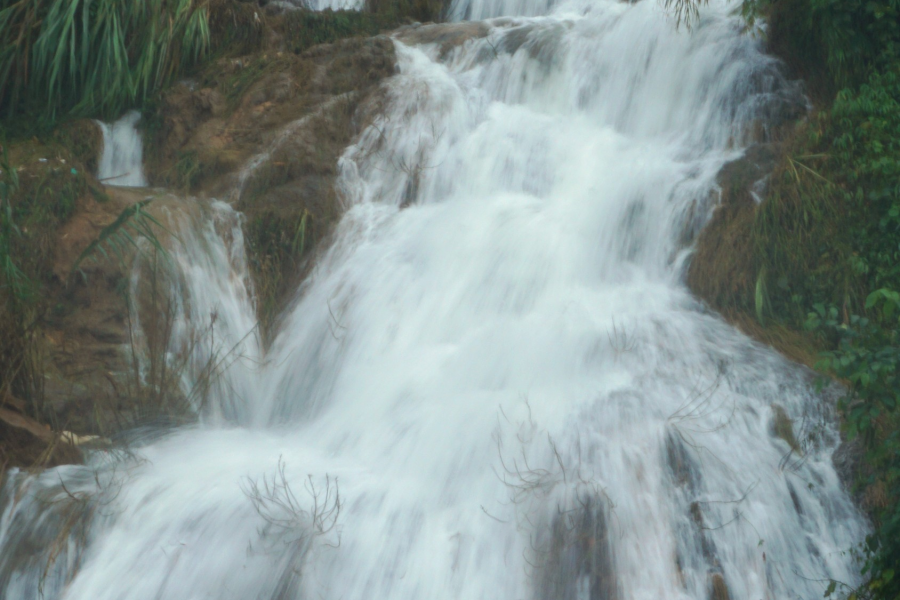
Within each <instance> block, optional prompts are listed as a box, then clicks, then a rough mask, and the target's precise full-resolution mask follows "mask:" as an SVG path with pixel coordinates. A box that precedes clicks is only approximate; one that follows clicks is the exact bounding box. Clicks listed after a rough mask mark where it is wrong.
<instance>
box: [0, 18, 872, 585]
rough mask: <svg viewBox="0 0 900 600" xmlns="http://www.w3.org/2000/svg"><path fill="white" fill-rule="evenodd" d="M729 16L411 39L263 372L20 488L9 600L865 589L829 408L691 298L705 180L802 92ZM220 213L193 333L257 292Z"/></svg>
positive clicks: (258, 363) (192, 278)
mask: <svg viewBox="0 0 900 600" xmlns="http://www.w3.org/2000/svg"><path fill="white" fill-rule="evenodd" d="M515 6H516V5H513V4H510V7H515ZM519 6H520V7H522V6H524V4H522V5H519ZM526 8H527V7H526ZM526 8H523V10H522V12H528V13H531V12H532V11H531V9H527V10H526ZM729 8H730V7H729V6H722V5H716V6H713V7H710V8H709V9H705V10H704V11H703V12H702V19H701V21H700V23H698V24H697V26H696V27H695V29H694V32H693V34H689V33H687V32H686V31H677V30H676V29H675V28H674V27H673V26H672V24H671V23H670V22H669V21H668V20H667V19H666V17H665V16H664V15H663V14H662V13H661V11H660V10H659V8H658V7H657V6H656V5H655V4H653V3H650V2H640V3H637V4H625V3H614V2H604V1H598V2H576V3H570V4H566V5H561V6H559V7H558V8H556V9H554V12H552V13H551V14H549V15H545V16H538V17H534V18H517V19H513V20H498V21H495V22H494V23H493V24H492V29H491V32H490V35H488V36H487V37H486V38H481V39H473V40H470V41H468V42H466V43H464V44H462V45H461V46H459V47H458V48H456V49H455V50H453V51H451V52H450V54H449V55H447V56H445V58H444V60H443V62H440V61H438V60H437V59H436V57H437V56H438V55H439V50H438V48H432V47H428V46H425V47H420V48H411V47H407V46H404V45H402V44H400V43H398V47H397V52H398V57H399V63H400V74H399V75H398V76H396V77H395V78H394V79H393V80H392V82H391V84H390V93H389V97H388V101H387V103H386V109H385V112H384V114H383V115H382V116H381V117H380V118H378V119H377V120H376V122H375V123H374V124H373V125H372V126H371V127H370V128H369V129H367V130H365V131H364V132H363V133H362V135H361V136H360V139H359V140H358V143H357V144H356V145H354V146H353V147H351V148H349V149H348V150H347V152H346V153H345V155H344V157H343V159H342V161H341V168H342V176H341V180H340V182H339V184H340V190H341V192H342V193H343V195H344V197H345V201H346V203H347V207H348V211H347V214H346V216H345V217H344V219H343V221H342V222H341V224H340V226H339V230H338V233H337V236H336V242H335V244H334V246H333V247H332V248H331V250H330V251H329V252H328V254H327V255H326V256H325V257H324V258H323V259H322V261H321V263H320V264H319V266H318V268H317V269H316V271H315V273H314V275H313V277H312V278H311V280H309V281H307V282H306V283H305V284H304V286H303V287H302V289H301V290H300V292H299V296H298V300H297V302H296V303H295V304H294V305H293V306H292V307H291V309H290V310H289V313H288V314H287V315H286V316H285V319H284V321H283V323H282V325H281V329H280V332H279V334H278V336H277V338H276V340H275V341H274V343H273V345H272V347H271V348H270V349H269V350H268V352H267V353H266V355H265V357H264V358H262V357H261V356H260V355H259V354H258V352H259V351H258V349H254V348H256V346H254V344H255V341H254V342H252V343H250V342H247V341H245V342H243V343H245V344H247V345H245V346H244V347H242V350H241V354H242V356H245V357H246V360H240V361H235V363H234V366H233V367H232V368H231V369H230V370H228V371H227V372H226V373H225V375H224V376H223V380H222V383H221V387H222V389H221V390H219V391H218V392H216V394H217V397H218V398H220V400H221V401H220V402H216V401H215V398H213V401H212V402H211V404H210V405H208V407H207V408H205V409H204V412H203V417H202V419H201V423H200V424H199V425H197V426H195V427H191V428H187V429H182V430H178V431H176V432H174V433H169V434H168V435H166V436H165V437H164V438H162V439H157V440H155V441H146V442H144V443H143V444H141V445H138V446H137V447H136V448H134V456H132V457H130V458H128V459H122V460H118V461H112V460H110V459H109V458H107V457H106V455H105V454H103V453H101V452H98V453H96V454H95V455H93V456H92V458H91V461H90V462H89V464H88V465H87V466H84V467H64V468H60V469H56V470H53V471H49V472H46V473H44V474H42V475H40V476H26V475H25V474H23V473H17V474H16V475H14V476H13V477H12V478H11V480H10V481H9V482H8V483H7V485H6V489H5V494H4V498H5V504H4V507H3V512H2V516H0V539H2V543H3V546H2V553H0V589H5V590H7V592H6V596H7V597H8V598H32V597H37V588H38V584H39V583H40V582H41V581H42V579H43V591H44V594H45V597H50V598H66V599H78V600H80V599H85V600H87V599H90V600H104V599H117V600H119V599H136V600H137V599H156V598H166V599H176V600H177V599H184V600H188V599H191V600H193V599H197V598H217V599H235V600H238V599H241V600H243V599H246V598H260V599H262V598H265V599H269V598H272V599H288V598H304V599H305V598H327V599H334V600H337V599H340V598H344V599H350V598H384V599H392V600H394V599H396V600H401V599H402V600H406V599H408V600H420V599H423V598H429V599H447V600H449V599H459V598H472V599H475V598H482V599H491V600H495V599H508V600H513V599H522V598H532V599H536V600H560V599H561V600H570V599H571V600H575V599H579V600H580V599H583V598H584V599H591V600H613V599H617V600H626V599H628V600H631V599H660V598H672V599H685V600H686V599H692V600H706V599H707V598H709V597H710V593H711V589H712V587H713V585H721V584H722V583H724V585H725V586H727V588H728V591H729V595H730V597H731V598H732V599H747V600H757V599H759V598H773V599H781V598H787V597H791V598H804V599H806V598H808V599H812V598H819V597H821V595H822V592H823V590H824V587H825V584H824V583H822V580H823V579H827V578H829V577H833V578H836V579H839V580H843V581H848V582H852V581H854V580H855V579H856V576H855V574H854V567H853V565H852V564H851V563H850V559H849V558H848V556H847V555H846V554H845V553H844V551H845V550H847V549H849V548H850V547H852V546H853V545H854V544H855V543H857V542H858V541H859V540H860V539H861V538H862V536H863V535H864V533H865V524H864V522H863V520H862V518H861V517H860V515H859V513H858V512H857V510H856V509H855V507H854V506H853V504H852V502H851V500H850V498H849V497H848V495H847V494H846V493H845V492H844V491H843V490H842V488H841V485H840V482H839V481H838V477H837V475H836V473H835V470H834V468H833V466H832V462H831V454H832V452H833V450H834V448H835V445H836V443H837V441H838V436H837V433H836V431H835V428H834V422H833V417H834V415H833V414H832V411H831V408H830V407H829V406H828V404H827V403H825V402H824V401H823V400H822V399H821V398H819V397H817V396H816V394H815V393H814V392H813V390H812V388H811V386H810V382H809V377H808V375H807V374H806V373H805V372H803V371H802V370H800V369H798V368H796V367H795V366H793V365H790V364H788V363H786V362H785V361H784V360H782V359H781V358H780V357H778V356H777V355H776V354H775V353H773V352H772V351H770V350H767V349H765V348H761V347H759V346H757V345H755V344H753V343H751V342H750V341H749V340H747V339H746V338H744V337H743V336H742V335H740V334H739V333H737V332H736V331H734V330H733V329H732V328H731V327H729V326H728V325H727V324H725V323H724V322H723V321H721V320H720V319H719V318H717V317H716V316H714V315H711V314H709V313H708V312H707V311H705V310H704V309H703V308H702V307H701V306H700V305H699V304H698V303H697V302H696V301H695V300H694V299H693V298H692V297H691V296H690V294H689V292H688V291H687V290H686V289H685V287H684V285H683V283H682V275H683V273H682V271H683V265H684V262H685V259H686V258H687V255H688V249H687V248H686V247H685V246H684V240H685V232H686V231H693V230H694V229H695V228H696V226H697V225H698V223H699V222H702V220H703V219H704V218H705V216H706V215H707V214H708V212H709V208H710V207H709V205H708V199H709V198H710V197H712V196H713V194H711V192H712V191H713V189H714V178H715V175H716V173H717V171H718V169H719V168H720V167H721V166H722V164H724V163H725V162H726V161H728V160H731V159H733V158H735V157H736V156H739V154H740V144H742V143H744V142H745V141H746V140H745V136H744V131H745V130H747V129H749V128H750V127H751V126H754V125H755V124H756V122H757V121H759V120H763V121H764V120H765V119H766V118H767V117H768V115H770V114H772V113H774V112H777V110H778V107H779V105H780V104H781V103H784V102H790V101H791V100H790V98H791V96H792V92H791V89H790V86H789V85H788V84H786V83H785V82H784V81H783V80H782V78H781V77H780V76H779V74H778V71H777V65H775V64H774V63H773V61H772V60H771V59H769V58H767V57H765V56H763V55H762V54H761V53H760V50H759V43H758V41H756V40H754V39H753V38H751V37H748V36H744V35H742V34H741V30H742V28H741V23H740V22H739V21H738V20H736V19H734V18H731V17H729V16H728V14H729ZM216 211H217V212H215V214H214V215H213V216H214V218H213V219H211V221H210V224H208V225H205V226H203V227H200V228H198V229H197V230H196V231H198V232H199V233H196V234H194V235H192V236H191V235H185V236H184V242H185V244H184V247H183V249H182V250H181V251H180V253H178V254H177V260H178V262H179V264H181V265H182V267H181V268H182V271H183V272H184V273H185V276H186V280H187V281H188V282H189V285H185V286H184V288H183V289H184V292H183V293H184V303H185V306H189V307H190V314H191V315H192V316H191V317H190V318H189V319H187V321H186V322H191V321H196V320H198V319H201V318H202V316H203V315H204V314H208V313H210V312H211V311H217V314H218V315H219V317H218V319H219V322H220V323H221V324H222V326H223V327H224V328H225V330H226V331H225V332H224V334H225V335H226V336H227V340H229V343H230V342H231V341H235V340H243V339H244V338H243V336H244V334H245V333H247V331H246V330H248V329H250V328H252V320H253V316H252V314H253V302H252V299H251V294H250V291H249V287H248V284H247V283H246V276H245V271H244V268H245V267H244V266H243V265H244V264H245V262H244V261H245V259H244V258H243V255H242V254H241V244H242V241H241V240H240V239H239V238H240V236H239V230H238V229H235V228H234V226H233V224H234V221H233V219H234V218H236V217H235V215H233V213H230V212H229V210H228V209H226V208H224V207H221V206H219V207H218V208H216ZM204 227H205V228H204ZM194 315H197V316H194ZM180 339H184V336H181V338H180ZM248 339H252V340H255V338H248ZM225 345H226V346H227V345H228V344H227V343H226V344H225ZM203 352H206V351H205V350H202V349H201V350H200V353H201V354H200V357H199V358H198V361H199V362H202V361H203V357H204V356H206V355H204V354H203ZM185 385H186V386H189V385H191V384H190V381H188V382H186V384H185ZM782 410H783V411H784V412H785V413H786V414H787V415H788V416H789V417H790V418H791V419H792V421H793V424H794V429H795V432H796V435H797V438H798V439H799V440H801V446H802V449H801V452H795V453H793V454H792V453H791V448H790V446H789V444H788V443H787V442H786V441H784V440H783V439H780V438H778V437H777V436H775V435H774V422H775V419H776V414H777V413H778V412H779V411H782ZM94 472H97V473H99V475H98V476H97V477H96V478H95V476H94ZM61 480H62V481H66V482H67V484H66V489H62V486H61V485H60V481H61ZM254 484H255V485H254ZM285 484H287V485H288V486H290V489H291V490H292V492H290V493H289V492H288V491H286V489H285V487H284V486H285ZM337 492H339V500H337V496H336V493H337ZM73 496H74V497H75V498H76V499H79V498H83V500H80V501H79V502H74V501H73V499H72V497H73ZM72 507H74V508H72ZM79 511H80V512H79ZM67 515H74V516H72V517H71V518H70V517H67ZM70 522H71V523H75V524H77V526H76V527H68V528H67V527H66V524H67V523H70ZM60 532H62V535H61V536H60V535H59V534H60ZM54 539H61V540H62V544H59V546H61V550H62V551H58V552H57V558H56V561H55V562H54V563H53V566H52V567H51V568H50V569H45V565H46V564H47V561H46V549H47V548H50V547H56V546H54V545H53V543H52V540H54ZM42 549H43V550H44V551H43V552H42V551H41V550H42ZM45 571H46V576H44V577H42V575H43V574H44V572H45Z"/></svg>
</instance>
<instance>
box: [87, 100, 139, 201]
mask: <svg viewBox="0 0 900 600" xmlns="http://www.w3.org/2000/svg"><path fill="white" fill-rule="evenodd" d="M140 120H141V113H139V112H138V111H136V110H132V111H129V112H127V113H125V115H124V116H123V117H122V118H121V119H119V120H118V121H116V122H115V123H112V124H109V123H100V122H98V124H99V125H100V129H101V131H102V132H103V154H101V156H100V167H99V172H98V173H97V178H98V179H100V181H102V182H103V183H105V184H107V185H120V186H124V187H144V186H146V185H147V179H146V178H145V177H144V164H143V157H144V149H143V146H142V141H141V135H140V133H139V132H138V131H137V124H138V123H139V122H140Z"/></svg>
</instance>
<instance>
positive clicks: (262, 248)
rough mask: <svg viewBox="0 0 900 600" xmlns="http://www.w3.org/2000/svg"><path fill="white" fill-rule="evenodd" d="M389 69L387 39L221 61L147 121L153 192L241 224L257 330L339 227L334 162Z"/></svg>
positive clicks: (392, 63)
mask: <svg viewBox="0 0 900 600" xmlns="http://www.w3.org/2000/svg"><path fill="white" fill-rule="evenodd" d="M395 70H396V59H395V56H394V45H393V43H392V42H391V41H390V39H388V38H386V37H384V36H377V37H374V38H367V39H358V38H355V39H346V40H341V41H339V42H336V43H334V44H325V45H320V46H315V47H313V48H311V49H309V50H307V51H305V52H303V53H301V54H299V55H295V54H292V53H289V52H262V53H259V54H257V55H253V56H247V57H242V58H238V59H224V60H221V61H219V62H218V63H216V64H214V65H211V66H210V67H209V68H208V69H207V70H206V71H204V72H203V73H201V74H200V75H199V76H198V77H197V78H196V80H192V81H185V82H182V83H180V84H178V85H176V86H175V87H174V88H173V89H172V90H170V91H169V92H168V93H167V94H166V95H165V96H164V97H163V99H162V101H161V102H160V104H159V108H158V110H157V111H156V113H155V114H154V115H152V116H151V117H150V119H149V121H150V123H149V125H148V133H149V134H150V135H148V141H147V153H146V154H147V159H148V160H147V172H148V176H149V177H150V181H151V183H153V184H155V185H163V186H167V187H173V188H179V189H183V190H185V191H187V192H190V193H192V194H196V195H199V196H203V197H216V198H220V199H226V200H229V201H231V202H233V203H234V205H235V207H236V208H237V209H238V210H240V211H241V212H243V213H244V215H245V216H246V240H247V242H248V245H249V250H250V258H251V264H252V266H253V271H254V278H255V280H256V284H257V292H258V294H259V296H260V309H261V314H260V317H261V319H262V322H263V324H264V325H266V324H268V323H269V322H271V320H272V319H273V318H274V317H275V315H277V313H278V312H279V310H280V308H281V306H282V304H283V301H284V300H285V298H286V297H287V295H288V294H289V293H291V292H292V291H293V290H294V289H295V287H296V283H297V282H298V278H299V277H301V276H302V272H303V268H302V265H303V263H304V261H305V259H306V257H307V255H308V253H309V252H310V251H311V250H312V249H313V248H315V247H316V245H317V244H318V242H319V241H321V240H322V239H324V238H325V237H326V236H327V235H328V233H329V232H330V231H331V228H332V226H333V225H334V223H335V222H336V221H337V219H338V217H339V216H340V214H341V211H342V209H341V202H340V198H338V196H337V191H336V188H335V185H334V183H335V178H336V176H337V174H338V159H339V158H340V156H341V154H342V153H343V151H344V149H345V148H346V147H347V146H348V145H349V144H350V143H351V141H352V140H353V138H354V136H355V135H356V134H357V133H358V132H359V131H360V130H361V129H362V128H363V127H364V126H365V125H366V124H367V123H368V121H369V119H370V116H371V114H372V113H373V112H374V111H375V110H376V109H377V106H378V104H379V103H380V101H381V84H382V83H383V82H384V80H385V79H386V78H387V77H389V76H390V75H392V74H393V73H394V72H395Z"/></svg>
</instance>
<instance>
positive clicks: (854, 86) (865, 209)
mask: <svg viewBox="0 0 900 600" xmlns="http://www.w3.org/2000/svg"><path fill="white" fill-rule="evenodd" d="M744 14H745V16H747V17H748V18H749V19H751V20H752V19H753V18H755V17H756V16H758V15H762V16H765V17H766V18H767V20H768V22H769V29H768V36H769V37H768V43H769V46H770V49H771V50H772V51H773V52H775V53H776V54H778V55H780V56H781V57H782V58H783V59H784V60H785V61H786V62H787V63H788V65H789V67H791V68H792V70H793V71H794V73H795V75H797V76H800V77H803V78H804V79H805V80H806V81H807V83H808V85H809V93H810V95H811V97H812V99H813V101H814V103H815V104H816V105H817V107H818V109H817V111H816V112H815V113H814V114H812V115H811V116H810V118H809V120H808V121H807V122H806V123H804V124H802V125H800V126H798V128H797V130H796V131H795V132H794V134H793V136H792V138H791V139H789V140H787V141H786V142H785V143H784V144H783V156H782V158H781V159H780V161H779V163H778V165H777V166H776V168H775V171H774V173H773V174H772V177H771V179H770V185H769V190H768V192H767V197H766V198H765V200H764V202H763V203H762V204H761V205H759V206H755V205H753V203H750V204H747V203H745V204H744V205H741V206H739V207H737V208H735V207H732V208H729V209H727V210H730V211H732V214H733V217H732V226H733V227H735V228H736V227H740V228H741V231H742V232H744V234H746V232H747V231H748V229H749V233H750V235H749V236H746V235H744V239H745V240H746V241H736V242H734V243H733V245H734V246H735V247H738V246H739V245H740V244H743V246H740V247H741V248H743V249H744V250H746V253H745V254H743V255H742V256H740V257H732V258H728V259H718V258H711V256H712V254H714V253H711V252H709V251H708V250H707V251H706V253H705V254H704V249H703V248H702V247H701V249H700V251H699V252H698V258H699V259H701V260H702V261H703V262H704V264H703V266H702V267H701V268H702V269H704V271H705V273H706V275H707V276H711V277H713V278H717V279H722V280H724V281H725V282H726V283H718V284H715V285H712V286H706V287H707V293H706V294H705V296H707V298H708V299H709V300H710V301H711V302H713V303H714V304H716V305H717V307H718V308H720V309H721V310H722V311H723V312H724V313H725V314H729V315H735V314H737V315H742V316H739V317H738V318H737V320H738V321H741V319H748V318H753V319H755V320H756V321H757V322H758V324H757V325H756V327H758V328H759V330H765V331H773V330H778V331H785V330H790V331H793V332H796V336H797V337H801V336H805V338H806V339H807V340H808V341H809V342H810V343H811V344H813V345H814V346H816V348H817V350H818V353H819V357H820V359H819V362H818V363H817V365H816V366H817V368H818V369H820V370H821V371H822V372H823V373H826V374H829V375H831V376H834V377H836V378H837V379H839V380H841V381H842V382H844V383H845V385H846V386H847V390H848V393H847V396H846V397H845V398H843V399H842V400H841V403H840V408H841V410H842V415H843V419H844V431H845V435H846V437H847V439H848V440H852V439H858V443H860V444H861V446H862V448H863V449H864V453H865V454H864V460H863V464H862V465H860V469H859V472H858V473H857V479H858V481H857V482H856V483H857V490H858V492H859V494H860V497H861V499H862V503H863V507H864V508H865V509H866V510H867V511H868V512H869V514H870V515H871V517H872V520H873V523H874V524H875V529H874V532H873V533H872V535H871V536H870V537H869V539H868V540H867V542H866V544H865V546H864V547H863V548H862V549H861V558H862V560H863V574H864V576H865V582H864V584H863V585H862V586H861V587H860V588H859V589H851V588H849V587H847V586H846V585H844V584H840V583H838V582H835V583H834V584H833V585H832V586H830V587H829V589H828V590H827V591H828V595H831V594H835V593H841V594H842V595H844V596H846V597H848V598H851V599H863V598H866V599H873V600H881V599H884V600H887V599H890V600H895V599H896V598H898V597H900V410H898V408H900V407H898V405H900V375H898V373H900V294H898V292H900V1H898V0H881V1H873V2H868V1H867V2H863V1H862V0H841V1H838V0H774V1H769V0H745V3H744ZM723 210H724V209H723ZM728 235H732V233H728ZM717 261H718V262H717ZM750 329H752V328H750ZM759 337H760V338H761V339H765V340H767V341H769V340H770V339H772V338H771V336H768V335H766V334H765V333H763V334H760V335H759ZM785 351H786V352H788V353H791V349H790V348H786V349H785ZM794 355H795V356H796V354H794Z"/></svg>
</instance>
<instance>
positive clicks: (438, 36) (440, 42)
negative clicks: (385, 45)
mask: <svg viewBox="0 0 900 600" xmlns="http://www.w3.org/2000/svg"><path fill="white" fill-rule="evenodd" d="M490 30H491V29H490V27H488V26H487V25H486V24H485V23H483V22H480V21H464V22H461V23H442V24H439V25H436V24H428V25H420V24H416V25H411V26H409V27H404V28H402V29H400V30H399V31H398V32H397V36H396V37H397V39H398V40H400V41H401V42H403V43H404V44H407V45H410V46H414V45H421V44H434V45H435V46H437V48H438V56H439V58H440V59H441V60H443V59H444V58H446V57H447V56H448V55H449V54H450V52H451V51H452V50H453V49H454V48H458V47H460V46H462V45H463V44H465V43H466V42H468V41H469V40H472V39H478V38H483V37H487V35H488V34H489V33H490Z"/></svg>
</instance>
